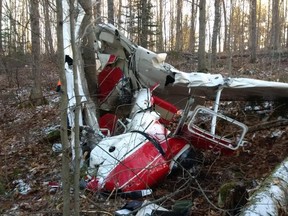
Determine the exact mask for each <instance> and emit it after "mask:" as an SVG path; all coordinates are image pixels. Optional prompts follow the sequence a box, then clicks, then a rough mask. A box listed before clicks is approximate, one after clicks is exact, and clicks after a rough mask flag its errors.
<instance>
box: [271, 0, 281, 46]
mask: <svg viewBox="0 0 288 216" xmlns="http://www.w3.org/2000/svg"><path fill="white" fill-rule="evenodd" d="M279 43H280V20H279V0H273V8H272V24H271V41H270V47H271V49H273V50H278V48H279Z"/></svg>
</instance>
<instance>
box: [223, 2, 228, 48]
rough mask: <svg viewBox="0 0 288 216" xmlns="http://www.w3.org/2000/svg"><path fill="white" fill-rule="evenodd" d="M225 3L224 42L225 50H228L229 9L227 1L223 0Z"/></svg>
mask: <svg viewBox="0 0 288 216" xmlns="http://www.w3.org/2000/svg"><path fill="white" fill-rule="evenodd" d="M222 4H223V15H224V42H223V51H224V52H226V51H227V50H228V42H227V41H228V40H227V38H228V22H227V11H226V5H225V1H224V0H222Z"/></svg>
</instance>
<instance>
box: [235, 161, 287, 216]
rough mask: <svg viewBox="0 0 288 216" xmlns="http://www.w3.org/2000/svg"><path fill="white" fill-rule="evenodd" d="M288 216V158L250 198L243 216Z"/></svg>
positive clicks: (243, 210)
mask: <svg viewBox="0 0 288 216" xmlns="http://www.w3.org/2000/svg"><path fill="white" fill-rule="evenodd" d="M287 214H288V158H286V159H285V160H284V161H283V162H282V163H281V164H280V165H279V166H278V167H277V168H276V169H275V170H274V171H273V173H272V174H271V175H270V176H269V177H268V178H267V179H266V180H265V181H264V182H263V184H262V186H261V187H260V189H258V190H257V191H255V192H254V194H252V196H251V197H250V198H249V201H248V203H247V205H246V206H245V207H244V208H243V209H242V211H241V214H240V215H241V216H256V215H257V216H259V215H262V216H266V215H267V216H269V215H287Z"/></svg>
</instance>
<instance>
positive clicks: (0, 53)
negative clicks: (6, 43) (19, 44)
mask: <svg viewBox="0 0 288 216" xmlns="http://www.w3.org/2000/svg"><path fill="white" fill-rule="evenodd" d="M2 6H3V4H2V0H0V56H2V51H3V43H2V34H3V33H2V8H3V7H2ZM0 72H1V70H0Z"/></svg>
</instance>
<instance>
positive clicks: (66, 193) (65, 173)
mask: <svg viewBox="0 0 288 216" xmlns="http://www.w3.org/2000/svg"><path fill="white" fill-rule="evenodd" d="M56 5H57V7H56V8H57V47H58V52H57V54H58V58H57V59H58V70H59V75H60V80H61V84H62V85H61V89H62V91H63V93H62V94H61V105H60V110H61V130H60V133H61V143H62V149H63V150H62V175H61V178H62V184H63V215H64V216H70V179H69V170H70V167H69V163H70V156H69V155H70V146H69V143H68V132H67V131H68V130H67V107H68V96H67V82H66V75H65V67H64V42H63V5H62V0H57V1H56Z"/></svg>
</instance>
